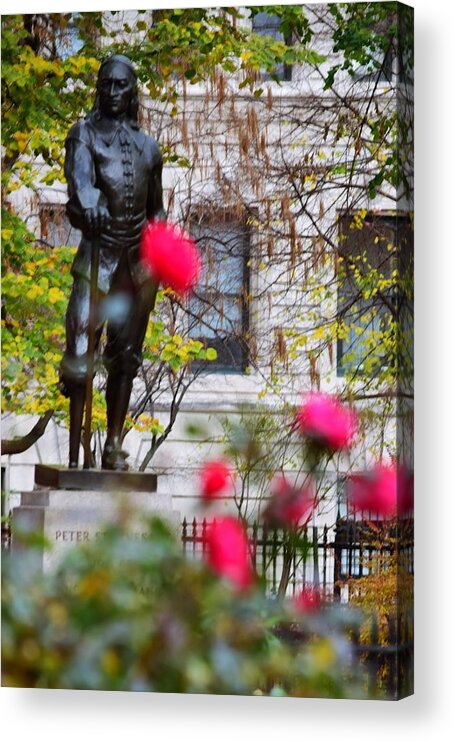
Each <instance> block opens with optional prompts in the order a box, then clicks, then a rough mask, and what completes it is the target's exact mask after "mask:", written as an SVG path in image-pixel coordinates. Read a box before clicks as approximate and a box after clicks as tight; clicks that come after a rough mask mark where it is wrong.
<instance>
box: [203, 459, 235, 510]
mask: <svg viewBox="0 0 455 742" xmlns="http://www.w3.org/2000/svg"><path fill="white" fill-rule="evenodd" d="M229 481H230V476H229V468H228V465H227V463H226V462H225V461H224V460H223V459H215V460H213V461H206V462H205V464H204V465H203V467H202V469H201V471H200V488H201V494H202V497H203V498H204V499H205V500H212V499H214V498H216V497H218V496H219V495H220V494H221V493H222V492H223V490H225V489H226V487H227V486H228V484H229Z"/></svg>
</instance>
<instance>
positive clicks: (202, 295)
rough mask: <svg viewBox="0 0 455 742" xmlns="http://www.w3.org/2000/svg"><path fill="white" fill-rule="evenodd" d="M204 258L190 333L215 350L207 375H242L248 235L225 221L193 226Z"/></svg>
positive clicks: (192, 305) (191, 304)
mask: <svg viewBox="0 0 455 742" xmlns="http://www.w3.org/2000/svg"><path fill="white" fill-rule="evenodd" d="M191 233H192V236H193V238H194V239H195V240H196V242H197V244H198V246H199V248H200V250H201V254H202V257H203V272H202V281H201V283H200V284H199V286H197V288H196V290H195V292H194V294H192V296H191V298H190V301H189V305H188V310H189V335H190V337H191V338H193V339H197V340H200V341H202V342H203V343H204V345H205V346H206V347H211V348H215V350H216V351H217V354H218V358H217V360H216V361H212V362H210V363H209V364H208V366H207V370H208V371H244V370H245V368H246V366H247V364H248V360H247V355H248V354H247V344H246V333H247V331H248V309H247V295H248V280H249V271H248V260H249V252H250V241H249V232H248V229H247V227H246V225H244V224H242V223H241V222H237V221H231V220H227V221H224V220H223V217H220V220H219V221H217V222H215V221H214V220H211V221H210V223H208V222H203V223H199V224H193V225H192V228H191Z"/></svg>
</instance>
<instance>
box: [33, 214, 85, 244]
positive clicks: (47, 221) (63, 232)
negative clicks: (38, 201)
mask: <svg viewBox="0 0 455 742" xmlns="http://www.w3.org/2000/svg"><path fill="white" fill-rule="evenodd" d="M40 222H41V241H42V242H43V243H44V244H45V245H48V246H49V247H61V246H62V245H69V246H70V247H74V246H76V245H78V244H79V242H80V240H81V233H80V231H79V230H78V229H74V227H72V226H71V224H70V222H69V219H68V217H67V215H66V208H65V205H64V204H42V205H41V206H40Z"/></svg>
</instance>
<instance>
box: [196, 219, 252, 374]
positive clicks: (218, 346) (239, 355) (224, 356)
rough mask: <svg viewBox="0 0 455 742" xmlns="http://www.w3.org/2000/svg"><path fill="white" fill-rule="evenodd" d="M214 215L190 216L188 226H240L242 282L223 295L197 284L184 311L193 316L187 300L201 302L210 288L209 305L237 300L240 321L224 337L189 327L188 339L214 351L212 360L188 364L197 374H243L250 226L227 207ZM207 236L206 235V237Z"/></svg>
mask: <svg viewBox="0 0 455 742" xmlns="http://www.w3.org/2000/svg"><path fill="white" fill-rule="evenodd" d="M215 213H216V214H219V215H220V218H219V220H216V218H215V217H214V216H211V217H210V218H209V217H206V216H202V218H201V217H200V216H199V218H193V219H190V225H191V224H193V225H198V226H201V227H208V228H210V227H212V226H213V227H216V225H217V224H219V223H220V222H221V223H223V224H232V225H234V226H239V227H240V228H241V233H242V235H243V242H242V252H243V255H242V269H243V270H242V283H241V290H240V291H239V293H237V294H234V293H228V294H225V293H224V292H222V291H220V290H217V289H216V287H213V289H210V287H208V288H206V289H205V290H204V289H202V290H199V289H198V287H196V288H195V289H194V291H193V294H192V296H191V298H190V299H189V301H188V305H187V310H188V311H189V313H191V315H192V316H193V317H196V313H195V312H193V311H191V302H192V301H194V300H196V301H198V302H203V301H204V299H205V296H206V295H207V294H208V293H209V292H210V291H211V290H212V291H213V292H214V293H215V294H216V296H215V297H214V298H212V300H211V301H210V306H213V307H214V306H216V301H217V299H218V298H219V297H221V298H222V297H224V296H227V297H228V298H229V299H231V300H233V301H240V302H241V307H240V310H239V319H240V323H241V330H240V333H239V335H236V334H235V333H232V334H231V335H229V334H228V335H227V337H225V338H223V337H216V336H215V337H208V336H205V335H204V334H203V327H202V328H201V333H200V334H196V333H194V334H193V332H192V328H189V330H188V336H189V337H190V338H191V339H192V340H198V341H199V342H202V343H203V345H204V347H205V348H209V347H210V348H214V349H215V350H216V352H217V359H216V360H215V361H210V362H207V361H202V360H201V361H198V360H196V361H192V364H191V365H192V367H193V368H194V369H197V370H198V373H205V374H214V373H217V374H223V373H224V374H245V373H246V370H247V368H248V365H249V358H250V352H249V348H248V343H247V337H248V332H249V328H250V310H249V304H248V300H247V296H248V295H249V292H250V285H251V271H250V260H251V229H250V227H249V225H248V220H247V217H246V215H242V217H241V218H239V217H238V216H237V215H234V214H232V212H230V211H229V210H223V209H222V210H220V209H217V210H216V212H215ZM190 233H192V229H191V226H190ZM195 239H196V243H197V242H198V238H197V237H196V238H195ZM204 239H207V237H204V236H203V237H201V238H199V240H204ZM208 239H210V238H208Z"/></svg>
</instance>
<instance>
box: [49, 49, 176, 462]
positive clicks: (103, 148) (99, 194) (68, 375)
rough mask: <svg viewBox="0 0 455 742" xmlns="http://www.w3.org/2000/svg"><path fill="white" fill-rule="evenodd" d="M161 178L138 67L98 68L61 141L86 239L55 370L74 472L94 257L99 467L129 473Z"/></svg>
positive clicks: (74, 209) (115, 59) (73, 215)
mask: <svg viewBox="0 0 455 742" xmlns="http://www.w3.org/2000/svg"><path fill="white" fill-rule="evenodd" d="M161 171H162V157H161V152H160V149H159V147H158V145H157V143H156V142H155V141H154V140H153V139H151V138H150V137H149V136H147V135H146V134H145V133H144V132H143V131H141V129H140V128H139V125H138V93H137V79H136V73H135V70H134V67H133V65H132V63H131V61H130V60H129V59H128V58H127V57H124V56H122V55H115V56H112V57H110V58H108V59H107V60H105V61H104V62H103V64H102V65H101V67H100V70H99V73H98V81H97V87H96V99H95V105H94V107H93V110H92V111H91V113H90V114H89V115H88V116H87V117H86V118H85V119H84V120H81V121H79V122H78V123H76V124H75V125H74V126H73V127H72V128H71V130H70V132H69V134H68V137H67V140H66V157H65V176H66V179H67V182H68V196H69V201H68V204H67V212H68V215H69V219H70V221H71V224H72V225H73V226H74V227H76V228H78V229H80V230H81V231H82V235H83V236H82V240H81V243H80V245H79V249H78V251H77V254H76V257H75V260H74V263H73V266H72V275H73V277H74V284H73V288H72V292H71V296H70V300H69V304H68V309H67V314H66V351H65V355H64V357H63V360H62V364H61V369H60V378H61V388H62V391H63V393H64V394H65V395H66V396H68V397H69V399H70V453H69V466H70V467H71V468H77V466H78V456H79V447H80V441H81V430H82V420H83V414H84V405H85V402H86V398H87V396H88V395H89V393H88V392H87V384H88V388H89V389H91V383H92V379H93V365H91V363H90V352H89V350H90V349H89V335H90V331H89V330H90V328H89V325H90V319H89V318H90V306H91V302H90V276H92V283H93V275H94V272H93V268H94V265H93V264H94V263H95V257H94V256H95V255H96V271H95V273H96V274H97V275H96V278H95V285H94V291H95V294H96V296H95V298H96V307H97V309H96V315H95V316H94V322H93V327H92V337H93V340H92V349H91V350H92V351H94V352H96V351H97V350H98V345H99V341H100V337H101V332H102V329H103V326H104V324H106V323H107V343H106V347H105V351H104V355H103V361H104V364H105V366H106V368H107V372H108V377H107V388H106V403H107V438H106V443H105V446H104V450H103V455H102V467H103V469H115V470H126V469H127V468H128V466H127V464H126V457H127V453H126V452H125V451H123V450H122V446H121V441H122V431H123V425H124V422H125V417H126V413H127V411H128V405H129V401H130V395H131V389H132V385H133V379H134V378H135V376H136V375H137V372H138V369H139V366H140V364H141V362H142V345H143V341H144V336H145V331H146V328H147V323H148V319H149V314H150V312H151V310H152V309H153V307H154V304H155V298H156V292H157V286H156V284H154V283H153V281H152V280H151V279H150V277H149V275H148V274H147V273H146V272H145V271H144V269H143V268H142V266H141V263H140V259H139V246H140V236H141V231H142V228H143V226H144V223H145V222H146V220H147V219H152V220H158V219H160V220H161V219H165V213H164V210H163V197H162V184H161ZM92 299H93V285H92ZM92 303H93V302H92ZM92 309H93V307H92ZM87 378H88V379H89V381H88V382H87ZM86 425H87V415H86ZM89 435H90V431H89ZM86 465H87V464H86V463H85V464H84V466H86Z"/></svg>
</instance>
